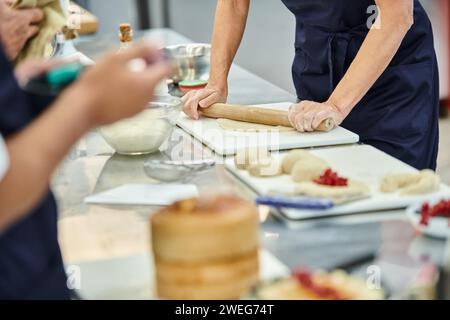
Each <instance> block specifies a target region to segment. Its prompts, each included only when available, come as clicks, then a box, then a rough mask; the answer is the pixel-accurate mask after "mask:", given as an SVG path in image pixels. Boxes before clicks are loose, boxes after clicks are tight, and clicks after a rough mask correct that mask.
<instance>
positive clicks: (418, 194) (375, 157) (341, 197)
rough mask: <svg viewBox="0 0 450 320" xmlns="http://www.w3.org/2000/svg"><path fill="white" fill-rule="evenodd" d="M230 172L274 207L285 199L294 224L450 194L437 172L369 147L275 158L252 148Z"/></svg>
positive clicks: (287, 215) (231, 162) (232, 162)
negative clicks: (419, 167)
mask: <svg viewBox="0 0 450 320" xmlns="http://www.w3.org/2000/svg"><path fill="white" fill-rule="evenodd" d="M226 167H227V168H228V169H229V170H230V171H231V172H232V173H233V174H234V175H235V176H236V177H237V178H238V179H240V180H242V181H243V182H244V183H245V184H247V185H248V186H249V187H250V188H252V189H253V190H254V191H255V192H256V193H257V194H258V195H260V196H270V197H272V196H273V199H272V198H270V197H269V200H271V201H272V202H275V203H277V202H278V200H279V199H278V198H279V197H281V199H282V200H283V201H280V202H287V204H286V203H284V204H283V205H281V204H280V206H279V207H280V208H283V209H280V213H281V214H282V215H283V216H284V217H285V218H287V219H292V220H301V219H311V218H318V217H326V216H337V215H346V214H356V213H363V212H373V211H382V210H394V209H401V208H406V207H408V206H409V205H411V204H413V203H417V202H420V201H425V200H427V199H429V198H430V196H439V195H448V194H450V188H449V187H448V186H446V185H444V184H442V183H440V179H439V176H438V175H436V174H435V173H434V172H432V171H430V170H424V171H420V172H419V171H418V170H416V169H414V168H412V167H410V166H409V165H407V164H405V163H403V162H401V161H399V160H397V159H395V158H393V157H391V156H389V155H387V154H386V153H384V152H382V151H379V150H378V149H376V148H374V147H371V146H368V145H353V146H341V147H330V148H320V149H311V150H308V151H306V150H300V149H299V150H292V151H289V152H280V153H272V154H269V153H268V152H267V151H266V150H264V149H247V150H244V151H241V152H239V153H238V154H237V155H236V156H235V157H230V158H228V159H227V160H226ZM305 198H306V200H308V199H310V201H306V202H305ZM286 199H288V200H289V199H291V200H292V201H291V202H293V203H294V205H292V203H289V202H290V201H286ZM296 199H299V203H300V204H302V205H303V206H304V207H303V208H302V209H298V207H296V206H295V204H296V203H295V202H296ZM264 200H266V201H267V199H264ZM327 201H328V202H327ZM297 204H298V203H297ZM273 206H275V207H277V206H276V205H273ZM308 206H311V207H313V209H308ZM291 208H297V209H291Z"/></svg>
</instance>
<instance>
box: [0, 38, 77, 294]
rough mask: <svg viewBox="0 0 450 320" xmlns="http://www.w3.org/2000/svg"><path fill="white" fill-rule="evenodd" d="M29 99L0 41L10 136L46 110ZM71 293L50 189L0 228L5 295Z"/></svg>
mask: <svg viewBox="0 0 450 320" xmlns="http://www.w3.org/2000/svg"><path fill="white" fill-rule="evenodd" d="M30 101H31V100H30V99H29V97H28V96H27V95H26V94H25V93H24V92H23V91H22V90H21V89H20V87H19V86H18V84H17V82H16V80H15V78H14V75H13V69H12V66H11V64H10V62H9V60H8V59H7V57H6V56H5V54H4V52H3V50H2V48H1V47H0V133H1V134H2V135H3V136H4V137H5V138H7V137H8V136H11V135H12V134H14V133H17V132H18V131H20V130H21V129H23V128H24V127H25V126H27V125H28V124H29V123H30V122H31V121H33V119H35V118H36V117H37V116H38V115H39V113H40V112H41V111H42V106H36V105H32V104H31V103H30ZM49 143H51V142H50V141H49ZM69 298H70V295H69V290H68V289H67V285H66V274H65V271H64V265H63V261H62V257H61V253H60V249H59V245H58V238H57V207H56V202H55V199H54V198H53V195H52V194H51V192H50V191H49V192H48V194H47V195H46V196H45V197H44V198H43V199H42V201H41V202H40V204H38V205H37V206H36V207H35V208H34V209H33V210H31V212H29V214H28V215H27V216H26V217H25V218H24V219H22V220H21V221H19V222H18V223H17V224H15V225H14V226H12V227H11V228H9V229H8V230H6V231H4V232H3V233H0V299H69Z"/></svg>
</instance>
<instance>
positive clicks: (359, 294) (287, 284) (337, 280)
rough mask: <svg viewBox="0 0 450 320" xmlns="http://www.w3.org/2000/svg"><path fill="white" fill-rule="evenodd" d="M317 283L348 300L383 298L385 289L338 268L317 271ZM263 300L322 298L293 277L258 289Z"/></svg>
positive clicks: (315, 275)
mask: <svg viewBox="0 0 450 320" xmlns="http://www.w3.org/2000/svg"><path fill="white" fill-rule="evenodd" d="M312 281H314V283H315V284H316V285H320V286H324V287H325V288H330V289H332V290H335V291H336V293H337V294H338V295H339V297H342V299H346V300H381V299H383V298H384V295H385V294H384V291H383V290H381V289H379V290H376V289H371V288H369V287H368V286H367V284H366V281H365V280H364V279H361V278H357V277H354V276H351V275H349V274H347V273H346V272H344V271H340V270H336V271H333V272H331V273H325V272H316V273H315V274H314V275H313V276H312ZM258 297H259V298H261V299H262V300H321V299H323V298H322V297H321V296H320V295H319V294H317V293H316V292H314V291H313V290H310V289H309V288H306V287H304V286H302V285H301V284H300V283H298V281H297V280H295V279H294V278H293V277H291V278H288V279H284V280H281V281H278V282H276V283H274V284H271V285H267V286H265V287H263V288H261V289H260V290H259V291H258Z"/></svg>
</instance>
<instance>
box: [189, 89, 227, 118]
mask: <svg viewBox="0 0 450 320" xmlns="http://www.w3.org/2000/svg"><path fill="white" fill-rule="evenodd" d="M227 95H228V93H227V90H220V89H218V88H216V87H213V86H207V87H206V88H205V89H201V90H193V91H190V92H188V93H186V94H185V95H184V97H183V98H182V101H183V111H184V113H186V114H187V115H188V116H189V117H190V118H192V119H195V120H197V119H198V118H199V112H198V108H208V107H210V106H212V105H213V104H215V103H225V102H226V101H227Z"/></svg>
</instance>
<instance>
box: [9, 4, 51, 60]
mask: <svg viewBox="0 0 450 320" xmlns="http://www.w3.org/2000/svg"><path fill="white" fill-rule="evenodd" d="M10 3H11V1H10V0H0V40H1V41H2V44H3V47H4V49H5V52H6V54H7V55H8V57H9V58H10V59H11V60H14V59H16V58H17V56H18V55H19V53H20V52H21V51H22V49H23V48H24V46H25V44H26V43H27V41H28V40H29V39H30V38H32V37H34V36H35V35H36V34H37V33H38V32H39V27H38V26H37V24H39V23H40V22H41V21H42V19H43V18H44V14H43V13H42V10H40V9H37V8H33V9H13V8H11V5H10Z"/></svg>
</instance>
